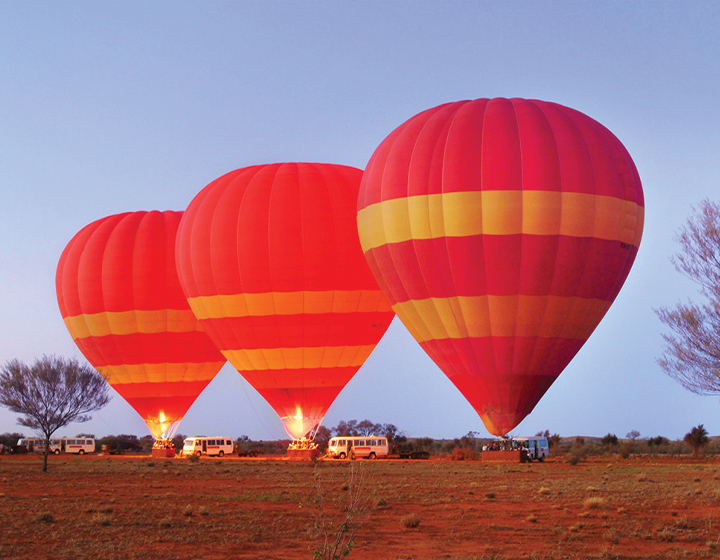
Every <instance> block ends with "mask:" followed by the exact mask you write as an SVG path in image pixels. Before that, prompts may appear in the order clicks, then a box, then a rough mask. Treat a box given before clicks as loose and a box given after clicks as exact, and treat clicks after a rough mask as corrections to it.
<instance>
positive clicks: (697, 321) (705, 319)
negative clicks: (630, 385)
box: [655, 199, 720, 395]
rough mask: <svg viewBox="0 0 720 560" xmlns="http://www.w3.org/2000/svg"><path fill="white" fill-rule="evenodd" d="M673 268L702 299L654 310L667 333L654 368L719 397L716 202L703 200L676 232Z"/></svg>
mask: <svg viewBox="0 0 720 560" xmlns="http://www.w3.org/2000/svg"><path fill="white" fill-rule="evenodd" d="M677 241H678V243H679V244H680V251H679V252H678V253H677V254H676V255H675V256H674V257H673V258H672V259H671V260H672V262H673V264H674V265H675V268H676V269H677V270H678V271H679V272H681V273H682V274H684V275H685V276H687V277H688V278H690V279H691V280H692V281H693V282H695V283H696V284H697V285H698V287H699V291H700V294H701V295H702V296H703V299H704V301H703V302H702V303H700V304H694V303H692V302H690V303H687V304H684V303H678V304H677V306H676V307H675V308H673V309H670V308H667V307H661V308H660V309H656V310H655V313H657V315H658V317H659V318H660V320H661V321H662V322H663V323H664V324H665V325H667V326H668V327H670V330H671V331H672V334H663V339H664V340H665V344H664V347H663V355H662V357H661V358H660V359H658V364H660V367H661V368H662V369H663V370H664V371H665V373H667V374H668V375H669V376H670V377H672V378H673V379H675V380H677V381H678V382H679V383H680V384H681V385H682V386H683V387H685V388H686V389H688V390H690V391H692V392H693V393H698V394H701V395H714V394H720V204H718V203H715V202H711V201H710V200H708V199H705V200H703V201H702V202H701V203H700V205H699V206H698V207H697V208H693V215H692V216H691V217H690V218H688V221H687V224H686V225H685V226H684V227H683V228H681V230H680V231H679V233H678V236H677Z"/></svg>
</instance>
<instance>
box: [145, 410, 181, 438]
mask: <svg viewBox="0 0 720 560" xmlns="http://www.w3.org/2000/svg"><path fill="white" fill-rule="evenodd" d="M180 420H182V418H177V419H175V420H172V419H170V418H167V417H166V416H165V413H164V412H163V411H160V413H159V414H158V415H157V417H151V418H145V424H146V425H147V427H148V429H149V430H150V433H151V434H152V435H153V437H154V438H155V439H160V440H162V439H172V438H173V437H175V434H176V432H177V430H178V427H179V426H180Z"/></svg>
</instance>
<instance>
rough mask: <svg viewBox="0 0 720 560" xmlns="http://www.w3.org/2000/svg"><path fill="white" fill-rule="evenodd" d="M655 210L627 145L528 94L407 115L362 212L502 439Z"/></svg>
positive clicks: (450, 369)
mask: <svg viewBox="0 0 720 560" xmlns="http://www.w3.org/2000/svg"><path fill="white" fill-rule="evenodd" d="M643 218H644V201H643V193H642V187H641V185H640V178H639V176H638V173H637V170H636V169H635V166H634V164H633V162H632V159H631V158H630V155H629V154H628V152H627V151H626V149H625V148H624V147H623V145H622V144H621V143H620V141H619V140H618V139H617V138H616V137H615V136H614V135H613V134H612V133H611V132H610V131H609V130H608V129H606V128H605V127H604V126H602V125H601V124H599V123H598V122H596V121H594V120H593V119H591V118H589V117H587V116H586V115H584V114H582V113H579V112H578V111H575V110H573V109H569V108H567V107H563V106H561V105H557V104H555V103H548V102H544V101H534V100H525V99H477V100H474V101H458V102H455V103H448V104H445V105H440V106H438V107H435V108H433V109H429V110H427V111H424V112H422V113H420V114H418V115H416V116H414V117H412V118H411V119H409V120H408V121H407V122H405V123H404V124H402V125H400V126H399V127H398V128H397V129H396V130H395V131H393V132H392V133H391V134H390V135H389V136H388V137H387V138H386V139H385V140H384V141H383V142H382V144H380V146H379V147H378V148H377V150H376V151H375V153H374V154H373V156H372V158H371V159H370V162H369V163H368V166H367V169H366V170H365V174H364V176H363V180H362V185H361V187H360V196H359V202H358V217H357V219H358V227H359V232H360V240H361V244H362V247H363V250H364V252H365V256H366V258H367V260H368V263H369V265H370V268H371V269H372V271H373V273H374V274H375V277H376V279H377V280H378V283H379V284H380V286H381V288H382V290H383V292H384V293H385V295H386V296H387V298H388V299H389V300H390V303H391V304H392V306H393V309H394V310H395V312H396V313H397V315H398V316H399V317H400V319H401V320H402V321H403V323H404V324H405V325H406V327H407V328H408V329H409V330H410V332H411V333H412V334H413V336H414V337H415V338H416V340H418V342H419V343H420V345H421V346H422V347H423V348H424V349H425V351H426V352H427V353H428V354H429V355H430V357H431V358H432V359H433V360H434V361H435V363H436V364H437V365H438V366H439V367H440V368H441V369H442V370H443V371H444V372H445V373H446V374H447V376H448V377H449V378H450V379H451V380H452V382H453V383H454V384H455V386H456V387H457V388H458V389H459V390H460V391H461V392H462V394H463V395H465V397H466V398H467V399H468V401H469V402H470V403H471V404H472V406H473V407H474V408H475V410H476V411H477V412H478V414H479V415H480V416H481V418H482V420H483V422H484V423H485V426H486V427H487V429H488V430H489V431H490V432H491V433H493V434H495V435H505V434H506V433H507V432H509V431H510V430H512V429H513V428H514V427H515V426H517V424H518V423H519V422H520V421H522V419H523V418H524V417H525V416H526V415H527V414H529V413H530V412H531V411H532V409H533V407H534V406H535V405H536V404H537V402H538V401H539V400H540V398H541V397H542V395H543V394H544V393H545V391H547V389H548V388H549V387H550V385H551V384H552V383H553V381H554V380H555V379H556V378H557V376H558V375H559V374H560V372H562V370H563V369H564V368H565V366H567V364H568V363H569V362H570V360H571V359H572V358H573V356H574V355H575V354H576V353H577V352H578V350H579V349H580V347H581V346H582V345H583V344H584V343H585V341H586V340H587V338H588V337H589V336H590V334H591V333H592V331H593V330H594V329H595V327H596V326H597V325H598V323H599V321H600V320H601V319H602V317H603V316H604V315H605V313H606V312H607V310H608V308H609V307H610V305H611V303H612V301H613V300H614V299H615V296H616V295H617V294H618V291H619V290H620V287H621V286H622V284H623V282H624V281H625V278H626V277H627V274H628V272H629V271H630V267H631V266H632V264H633V261H634V260H635V255H636V254H637V250H638V246H639V244H640V238H641V235H642V229H643Z"/></svg>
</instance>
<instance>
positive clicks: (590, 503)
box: [583, 496, 605, 509]
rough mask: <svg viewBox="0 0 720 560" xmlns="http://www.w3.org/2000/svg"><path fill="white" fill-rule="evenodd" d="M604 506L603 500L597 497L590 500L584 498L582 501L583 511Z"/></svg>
mask: <svg viewBox="0 0 720 560" xmlns="http://www.w3.org/2000/svg"><path fill="white" fill-rule="evenodd" d="M604 505H605V499H604V498H601V497H599V496H592V497H590V498H585V500H584V501H583V507H584V508H585V509H600V508H601V507H603V506H604Z"/></svg>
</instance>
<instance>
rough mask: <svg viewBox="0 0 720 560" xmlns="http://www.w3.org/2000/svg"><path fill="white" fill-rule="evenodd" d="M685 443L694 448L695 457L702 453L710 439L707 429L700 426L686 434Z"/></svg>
mask: <svg viewBox="0 0 720 560" xmlns="http://www.w3.org/2000/svg"><path fill="white" fill-rule="evenodd" d="M683 441H684V442H685V443H687V444H688V445H689V446H690V447H691V448H692V450H693V455H697V454H698V453H699V452H701V451H702V448H703V447H705V446H706V445H707V444H708V442H709V441H710V438H708V433H707V430H706V429H705V427H704V426H703V425H702V424H700V425H699V426H695V427H694V428H693V429H692V430H690V431H689V432H688V433H687V434H685V438H684V439H683Z"/></svg>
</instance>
